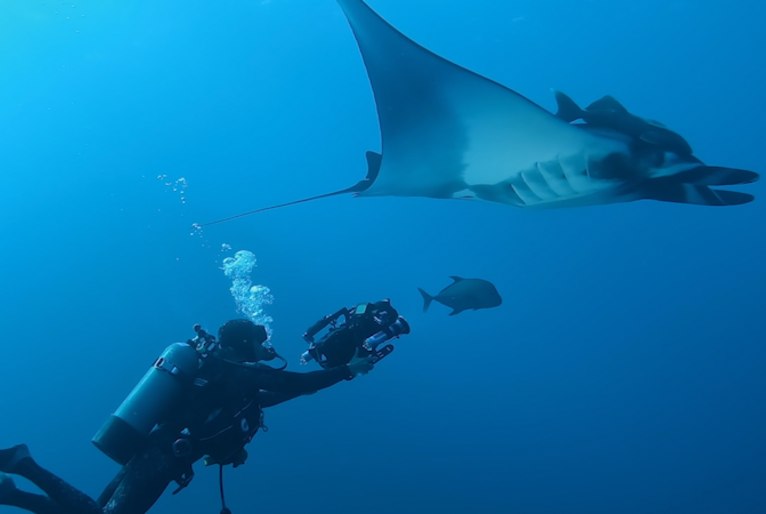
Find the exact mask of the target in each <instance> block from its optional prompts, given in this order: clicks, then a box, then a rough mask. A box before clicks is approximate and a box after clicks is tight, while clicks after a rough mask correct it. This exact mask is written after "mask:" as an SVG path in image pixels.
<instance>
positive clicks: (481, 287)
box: [418, 276, 503, 316]
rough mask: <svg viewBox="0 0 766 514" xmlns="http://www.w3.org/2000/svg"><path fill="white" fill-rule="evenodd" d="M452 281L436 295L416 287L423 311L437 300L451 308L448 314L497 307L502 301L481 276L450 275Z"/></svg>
mask: <svg viewBox="0 0 766 514" xmlns="http://www.w3.org/2000/svg"><path fill="white" fill-rule="evenodd" d="M450 278H451V279H452V280H453V282H452V283H451V284H450V285H448V286H447V287H445V288H444V289H442V290H441V291H439V294H437V295H436V296H431V295H430V294H428V293H426V292H425V291H423V290H422V289H420V288H418V291H420V294H421V295H423V311H427V310H428V307H429V305H431V302H432V301H434V300H436V301H437V302H439V303H441V304H443V305H446V306H447V307H450V308H452V312H450V316H454V315H455V314H460V313H461V312H463V311H465V310H468V309H473V310H476V309H488V308H490V307H497V306H498V305H500V304H501V303H503V299H502V298H500V294H499V293H498V292H497V289H496V288H495V286H494V285H493V284H492V282H489V281H487V280H483V279H481V278H462V277H457V276H451V277H450Z"/></svg>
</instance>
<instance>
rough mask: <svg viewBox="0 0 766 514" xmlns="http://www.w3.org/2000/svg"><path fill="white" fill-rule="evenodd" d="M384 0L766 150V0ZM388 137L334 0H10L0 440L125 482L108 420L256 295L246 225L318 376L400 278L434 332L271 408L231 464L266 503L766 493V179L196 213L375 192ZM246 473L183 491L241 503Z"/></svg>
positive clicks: (728, 506)
mask: <svg viewBox="0 0 766 514" xmlns="http://www.w3.org/2000/svg"><path fill="white" fill-rule="evenodd" d="M370 3H371V5H372V7H373V8H375V9H376V10H378V12H380V13H381V14H382V15H383V16H384V17H385V18H386V19H388V20H389V21H391V22H392V23H393V24H394V25H395V26H397V27H398V28H399V29H400V30H402V31H403V32H404V33H405V34H407V35H409V36H410V37H412V38H413V39H414V40H415V41H418V42H419V43H421V44H423V45H424V46H426V47H427V48H429V49H431V50H433V51H435V52H436V53H438V54H440V55H443V56H444V57H446V58H448V59H451V60H453V61H455V62H457V63H459V64H461V65H463V66H465V67H468V68H470V69H473V70H475V71H477V72H479V73H482V74H484V75H486V76H488V77H490V78H492V79H495V80H497V81H499V82H501V83H503V84H505V85H507V86H509V87H511V88H513V89H514V90H516V91H518V92H520V93H521V94H523V95H525V96H527V97H528V98H530V99H532V100H534V101H535V102H538V103H539V104H541V105H543V106H545V107H548V108H553V96H552V94H551V89H554V88H555V89H561V90H563V91H565V92H567V93H569V94H571V95H572V96H573V98H574V99H575V100H577V101H578V102H580V103H581V104H587V103H588V102H590V101H592V100H593V99H596V98H598V97H600V96H602V95H604V94H612V95H614V96H615V97H617V98H618V99H619V100H620V101H622V102H623V103H624V104H625V105H626V106H627V107H628V108H629V109H630V110H631V111H633V112H635V113H638V114H640V115H642V116H645V117H648V118H653V119H658V120H660V121H662V122H664V123H665V124H667V125H668V126H669V127H671V128H672V129H674V130H677V131H678V132H679V133H681V134H682V135H684V136H685V137H686V138H687V140H688V141H689V142H690V143H691V144H692V146H693V147H694V149H695V153H696V154H697V155H698V156H699V157H700V158H702V159H703V160H704V161H706V162H707V163H709V164H716V165H724V166H731V167H738V168H744V169H752V170H755V171H759V172H761V173H763V172H766V159H764V154H763V151H764V150H763V149H764V142H763V135H764V121H763V120H764V119H766V102H764V100H763V94H764V93H763V92H764V91H766V70H765V69H764V67H765V66H766V64H765V63H766V61H764V59H763V50H762V49H763V48H766V32H765V31H764V30H763V27H762V23H763V20H764V19H766V7H765V6H764V5H766V4H764V3H763V2H760V1H755V0H739V1H735V2H721V1H718V2H716V1H709V2H697V1H692V0H645V1H643V2H615V1H613V0H609V1H608V0H590V1H579V2H568V1H564V0H535V1H532V0H519V1H516V0H514V1H501V0H473V1H471V2H449V1H445V0H385V1H384V0H370ZM368 149H372V150H379V133H378V127H377V119H376V114H375V106H374V102H373V98H372V93H371V90H370V87H369V83H368V81H367V76H366V72H365V69H364V66H363V63H362V60H361V57H360V55H359V52H358V49H357V47H356V43H355V41H354V39H353V36H352V34H351V30H350V29H349V27H348V25H347V24H346V21H345V19H344V17H343V14H342V12H341V10H340V8H339V7H338V6H337V5H336V4H335V2H333V1H332V0H272V1H260V2H259V1H253V0H249V1H239V2H179V1H163V0H152V1H148V0H143V1H135V2H128V3H126V2H117V1H113V0H109V1H107V0H98V1H97V0H92V1H71V2H57V1H44V0H5V1H4V2H3V3H2V6H0V209H2V220H3V224H2V228H1V229H0V230H1V232H0V245H1V246H0V251H1V252H2V256H3V266H2V268H0V269H1V270H2V271H1V273H2V278H1V279H0V284H2V289H3V297H2V298H3V299H2V304H1V305H2V309H1V310H0V312H1V313H2V314H1V317H0V319H2V322H3V327H2V329H3V333H4V334H3V335H4V338H3V341H4V342H3V344H2V348H3V356H2V358H1V359H0V377H2V388H3V389H2V391H3V392H2V394H1V395H0V446H5V445H10V444H13V443H17V442H20V441H25V442H27V443H29V445H30V446H31V448H32V449H33V451H34V453H35V455H36V456H37V457H38V459H39V460H40V461H41V462H43V463H47V464H50V466H51V467H52V468H53V469H54V470H56V471H59V472H61V473H62V474H63V475H64V476H66V477H67V478H68V479H70V480H71V481H72V482H73V483H75V484H77V485H78V486H81V487H82V488H83V489H84V490H85V491H86V492H88V493H90V494H94V495H95V494H97V493H98V492H99V491H100V489H101V488H102V487H103V485H104V484H105V483H106V481H107V480H108V479H109V478H110V477H111V475H112V474H113V473H114V472H115V471H116V470H117V466H116V465H115V464H114V463H112V462H111V461H109V460H108V458H107V457H105V456H104V455H102V454H100V453H99V452H98V451H97V450H96V449H95V448H94V447H92V446H91V444H90V442H89V441H90V437H91V436H92V435H93V433H94V432H95V431H96V429H97V428H98V427H99V426H100V424H101V423H102V422H103V421H104V419H105V418H106V416H107V415H108V414H109V413H110V412H111V411H112V410H113V409H114V408H115V407H116V406H117V405H118V404H119V402H120V401H121V400H122V398H123V397H124V395H125V394H126V393H127V392H128V391H129V390H130V388H131V387H132V386H133V384H134V383H135V382H136V380H138V379H139V378H140V377H141V375H142V374H143V373H144V371H145V370H146V368H147V367H148V366H149V365H150V364H151V362H152V360H153V359H154V358H155V356H156V355H157V354H158V353H159V352H160V351H161V350H162V349H163V348H164V347H165V346H166V345H167V344H169V343H170V342H173V341H177V340H183V339H186V338H187V337H190V336H191V335H192V334H191V326H192V324H193V323H195V322H201V323H203V324H204V325H205V326H207V327H208V328H210V329H214V328H215V327H217V326H218V325H219V324H220V323H222V322H224V321H225V320H226V319H229V318H231V317H234V316H236V312H235V310H234V304H233V301H232V299H231V297H230V295H229V292H228V287H229V283H228V282H227V280H226V278H225V277H224V276H223V273H222V272H221V270H220V269H219V268H220V265H221V260H222V259H223V258H224V257H226V256H228V255H231V253H232V252H231V251H224V250H222V249H221V245H222V244H224V243H225V244H228V245H231V247H232V248H233V249H234V250H237V249H248V250H251V251H253V252H254V253H255V254H256V256H257V257H258V260H259V267H258V268H257V269H256V273H255V276H254V280H255V281H256V282H258V283H262V284H265V285H267V286H269V287H270V288H271V289H272V291H273V293H274V295H275V298H276V301H275V303H274V305H273V306H272V308H271V309H270V311H269V313H270V314H271V315H272V316H273V317H274V319H275V322H274V325H273V327H272V328H273V330H274V339H273V341H274V343H275V345H276V346H277V347H278V349H279V350H280V351H281V352H282V353H284V354H285V355H287V356H289V357H290V358H291V366H290V369H294V370H300V369H303V368H301V367H300V366H298V364H297V360H298V355H299V354H300V353H301V352H302V351H303V349H304V347H305V345H304V344H303V343H302V341H301V339H300V335H301V334H302V333H303V331H304V330H305V328H306V327H307V326H308V325H310V324H311V323H313V322H314V321H315V320H316V319H317V318H319V317H321V316H322V315H324V314H327V313H330V312H333V311H334V310H335V309H337V308H338V307H340V306H342V305H349V304H353V303H356V302H361V301H366V300H375V299H378V298H381V297H386V296H387V297H390V298H392V300H393V302H394V304H395V306H397V307H398V308H399V309H400V311H401V312H402V314H404V315H405V316H406V317H407V318H408V319H409V320H410V322H411V324H412V326H413V333H412V334H411V335H410V336H408V337H406V338H404V339H402V340H401V341H400V343H399V344H398V348H397V350H396V352H395V353H394V354H393V355H392V356H391V357H390V358H388V359H386V360H384V361H383V362H381V363H380V364H379V366H378V367H377V368H376V369H375V370H374V371H373V372H372V373H371V374H370V375H368V376H366V377H362V378H360V379H358V380H355V381H353V382H351V383H342V384H340V385H338V386H337V387H334V388H332V389H330V390H327V391H323V392H321V393H319V394H316V395H313V396H310V397H306V398H301V399H298V400H296V401H294V402H290V403H288V404H285V405H282V406H279V407H277V408H274V409H273V410H271V411H270V412H268V413H267V417H266V423H267V424H268V425H269V427H270V428H271V430H270V431H269V432H268V433H263V434H259V435H258V436H257V437H256V439H255V440H254V441H253V443H252V444H251V446H250V453H251V458H250V461H249V462H248V464H247V465H246V466H245V467H242V468H238V469H237V470H235V471H233V472H229V473H228V475H227V476H228V478H227V496H228V500H229V503H230V506H231V507H232V509H233V510H234V512H235V513H246V512H275V513H276V512H286V513H305V512H311V513H313V514H326V513H327V514H329V513H352V512H353V513H364V514H384V513H386V514H387V513H405V514H407V513H414V512H421V511H422V512H439V513H444V514H448V513H449V514H451V513H465V512H481V513H498V514H499V513H509V512H518V513H525V514H526V513H529V514H537V513H588V514H595V513H604V514H611V513H616V512H620V513H623V514H633V513H635V514H644V513H649V512H651V513H694V514H702V513H720V514H738V513H742V514H750V513H758V512H766V494H764V483H766V465H765V464H764V461H765V459H766V441H765V440H764V437H763V434H764V430H765V429H766V393H764V392H765V391H766V373H764V370H765V369H766V348H765V347H764V342H765V340H766V338H765V337H764V333H765V332H766V321H765V320H766V316H765V314H764V312H765V309H764V307H766V301H765V300H764V297H763V294H764V286H766V271H764V262H766V235H764V234H765V233H766V231H764V228H763V225H764V221H765V220H766V217H765V213H766V207H765V206H766V186H764V184H766V182H764V181H761V182H760V183H757V184H754V185H751V186H747V187H746V188H743V189H742V190H744V191H747V192H750V193H754V194H755V195H756V196H757V200H756V202H755V203H753V204H749V205H745V206H742V207H731V208H705V207H696V206H689V205H673V204H663V203H657V202H648V201H644V202H637V203H632V204H620V205H613V206H600V207H592V208H582V209H572V210H558V211H549V212H542V211H537V212H535V211H531V212H530V211H523V210H516V209H514V208H512V207H507V206H501V205H491V204H486V203H468V202H458V201H436V200H428V199H424V198H396V197H388V198H364V199H354V198H351V197H337V198H333V199H328V200H323V201H318V202H315V203H308V204H304V205H300V206H296V207H292V208H289V209H284V210H277V211H272V212H268V213H263V214H260V215H257V216H253V217H250V218H245V219H242V220H238V221H235V222H231V223H228V224H223V225H219V226H215V227H210V228H208V229H206V230H205V231H204V232H203V233H202V234H201V235H200V234H195V235H190V233H191V228H190V227H191V224H192V223H193V222H204V221H208V220H211V219H215V218H219V217H223V216H227V215H230V214H235V213H237V212H239V211H244V210H248V209H252V208H256V207H261V206H265V205H270V204H274V203H279V202H283V201H288V200H293V199H297V198H300V197H303V196H308V195H312V194H318V193H323V192H326V191H330V190H335V189H340V188H342V187H346V186H348V185H351V184H353V183H354V182H356V181H357V180H359V179H360V178H361V177H362V176H363V175H364V172H365V164H364V151H365V150H368ZM161 174H166V175H167V176H168V179H169V180H170V181H175V180H177V179H179V178H181V177H184V178H185V179H186V181H187V182H188V189H187V190H186V191H185V193H184V194H185V203H183V202H182V198H181V194H180V193H179V192H173V191H172V190H171V187H169V186H165V185H163V182H162V181H160V180H158V179H157V178H156V177H157V176H158V175H161ZM448 275H463V276H469V277H472V276H475V277H482V278H486V279H489V280H491V281H492V282H494V283H495V284H496V286H497V287H498V289H499V291H500V292H501V294H502V295H503V298H504V303H503V305H502V306H501V307H500V308H498V309H493V310H485V311H478V312H466V313H463V314H461V315H460V316H457V317H448V316H447V312H448V311H447V309H446V308H443V307H442V306H441V305H437V304H435V305H433V307H432V308H431V309H430V310H429V312H427V313H423V312H422V302H421V298H420V296H419V294H418V293H417V290H416V287H422V288H424V289H426V290H428V291H430V292H432V293H435V292H437V291H438V290H439V289H440V288H441V287H443V286H445V285H446V284H447V283H448V278H447V276H448ZM312 369H313V368H312ZM216 480H217V473H215V472H214V471H213V470H205V469H198V476H197V478H196V479H195V481H194V482H193V483H192V486H191V487H190V488H189V489H187V490H186V491H184V492H183V493H182V494H180V495H178V496H175V497H172V496H170V495H169V494H168V495H167V496H165V497H163V499H162V500H161V501H160V502H159V503H158V505H157V507H156V508H155V510H154V512H157V513H163V512H164V513H171V512H195V513H210V514H214V513H215V512H218V508H219V506H218V503H217V502H218V498H217V489H216V487H217V484H216ZM0 509H2V508H0ZM2 512H5V510H3V511H2Z"/></svg>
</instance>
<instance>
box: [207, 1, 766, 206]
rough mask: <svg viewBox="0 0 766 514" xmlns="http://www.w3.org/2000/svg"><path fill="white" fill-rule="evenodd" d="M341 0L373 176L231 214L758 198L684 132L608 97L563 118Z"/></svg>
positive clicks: (567, 110) (567, 103)
mask: <svg viewBox="0 0 766 514" xmlns="http://www.w3.org/2000/svg"><path fill="white" fill-rule="evenodd" d="M337 1H338V3H339V4H340V6H341V8H342V9H343V12H344V13H345V15H346V18H347V19H348V22H349V24H350V26H351V29H352V31H353V33H354V36H355V38H356V41H357V44H358V46H359V49H360V51H361V54H362V58H363V60H364V64H365V66H366V69H367V74H368V76H369V80H370V84H371V86H372V91H373V94H374V98H375V104H376V107H377V113H378V119H379V124H380V134H381V151H380V152H372V151H370V152H367V154H366V155H367V166H368V169H367V174H366V176H365V178H364V179H362V180H360V181H359V182H358V183H356V184H354V185H353V186H351V187H348V188H345V189H342V190H340V191H334V192H330V193H325V194H321V195H317V196H312V197H309V198H304V199H301V200H297V201H292V202H288V203H284V204H280V205H275V206H271V207H266V208H261V209H257V210H255V211H249V212H247V213H243V214H239V215H237V216H233V217H240V216H244V215H247V214H252V213H254V212H259V211H263V210H267V209H273V208H277V207H283V206H286V205H292V204H296V203H301V202H306V201H310V200H315V199H318V198H324V197H328V196H333V195H338V194H344V193H353V194H355V195H357V196H385V195H390V196H416V197H428V198H443V199H477V200H485V201H489V202H499V203H503V204H507V205H512V206H516V207H526V208H554V207H576V206H585V205H598V204H608V203H615V202H629V201H635V200H642V199H649V200H659V201H663V202H676V203H685V204H697V205H715V206H721V205H739V204H744V203H747V202H750V201H752V200H753V196H752V195H750V194H747V193H741V192H736V191H729V190H726V189H718V188H715V186H730V185H739V184H746V183H750V182H754V181H755V180H757V179H758V174H757V173H755V172H752V171H747V170H739V169H734V168H726V167H717V166H707V165H705V164H704V163H703V162H702V161H701V160H700V159H698V158H697V157H695V156H694V155H692V152H691V147H689V146H688V143H686V141H685V140H684V139H683V138H682V137H681V136H680V135H678V134H676V133H674V132H672V131H669V130H667V129H665V128H664V126H662V125H661V124H659V123H657V122H650V121H648V120H645V119H643V118H641V117H638V116H635V115H633V114H631V113H629V112H628V111H627V109H625V108H624V107H622V105H621V104H619V103H617V102H616V101H613V99H612V98H611V97H605V98H604V99H602V100H601V101H599V102H595V103H594V104H592V105H591V106H589V107H588V108H587V109H586V110H581V109H580V108H579V107H577V106H576V104H574V102H572V101H571V100H570V99H569V98H568V97H566V95H563V94H560V95H558V100H559V115H558V116H557V115H555V114H553V113H551V112H549V111H547V110H546V109H544V108H542V107H540V106H539V105H537V104H535V103H534V102H532V101H530V100H529V99H527V98H525V97H524V96H522V95H520V94H519V93H517V92H515V91H513V90H512V89H509V88H508V87H505V86H503V85H501V84H499V83H497V82H495V81H493V80H491V79H488V78H485V77H483V76H481V75H479V74H477V73H475V72H473V71H471V70H468V69H466V68H463V67H461V66H458V65H457V64H454V63H452V62H450V61H448V60H447V59H445V58H443V57H440V56H439V55H436V54H435V53H433V52H431V51H430V50H428V49H426V48H424V47H422V46H420V45H418V44H417V43H415V42H414V41H412V40H411V39H409V38H408V37H406V36H405V35H404V34H402V33H401V32H399V31H398V30H397V29H396V28H394V27H393V26H392V25H390V24H389V23H388V22H386V21H385V20H384V19H383V18H381V17H380V16H379V15H378V14H377V13H375V12H374V11H373V10H372V9H371V8H370V7H369V6H368V5H367V4H365V2H363V1H362V0H337ZM562 106H563V108H564V109H562ZM576 119H581V120H582V121H583V123H573V122H574V121H575V120H576ZM226 219H231V218H226ZM220 221H223V220H220Z"/></svg>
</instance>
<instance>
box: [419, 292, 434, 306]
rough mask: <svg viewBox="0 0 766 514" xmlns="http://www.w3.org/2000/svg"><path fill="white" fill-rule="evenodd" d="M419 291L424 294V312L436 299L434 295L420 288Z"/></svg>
mask: <svg viewBox="0 0 766 514" xmlns="http://www.w3.org/2000/svg"><path fill="white" fill-rule="evenodd" d="M418 291H420V294H421V296H423V312H426V311H427V310H428V307H430V306H431V302H432V301H434V297H433V296H431V295H430V294H428V293H426V292H425V291H423V290H422V289H420V288H418Z"/></svg>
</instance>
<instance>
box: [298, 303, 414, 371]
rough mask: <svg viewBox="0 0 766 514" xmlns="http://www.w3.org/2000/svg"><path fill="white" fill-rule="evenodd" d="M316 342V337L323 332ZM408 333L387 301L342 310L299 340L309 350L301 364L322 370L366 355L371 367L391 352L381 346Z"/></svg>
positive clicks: (408, 327) (315, 324) (404, 323)
mask: <svg viewBox="0 0 766 514" xmlns="http://www.w3.org/2000/svg"><path fill="white" fill-rule="evenodd" d="M325 329H326V332H324V333H323V334H322V335H321V337H320V338H319V340H315V338H316V337H317V335H318V334H319V333H320V332H322V331H324V330H325ZM409 333H410V324H409V323H407V320H406V319H404V318H403V317H402V316H399V313H398V312H397V311H396V309H394V307H393V306H392V305H391V301H390V300H389V299H387V298H386V299H384V300H381V301H379V302H374V303H360V304H359V305H356V306H354V307H343V308H342V309H339V310H338V311H337V312H335V313H334V314H329V315H327V316H325V317H323V318H322V319H320V320H319V321H317V322H316V323H314V324H313V325H312V326H311V327H309V329H308V330H306V333H305V334H303V339H304V340H305V341H306V342H307V343H308V344H309V349H308V350H306V351H305V352H303V355H301V364H306V363H308V362H310V361H312V360H314V361H316V362H317V363H318V364H319V365H320V366H322V367H323V368H333V367H336V366H342V365H344V364H348V362H349V361H350V360H351V359H352V358H353V357H354V355H369V356H371V357H372V361H373V363H375V362H378V361H379V360H380V359H382V358H384V357H385V356H386V355H388V354H389V353H391V352H392V351H394V345H392V344H390V343H389V344H384V343H386V342H388V341H390V340H391V339H393V338H398V337H399V336H401V335H403V334H409Z"/></svg>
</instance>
